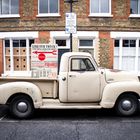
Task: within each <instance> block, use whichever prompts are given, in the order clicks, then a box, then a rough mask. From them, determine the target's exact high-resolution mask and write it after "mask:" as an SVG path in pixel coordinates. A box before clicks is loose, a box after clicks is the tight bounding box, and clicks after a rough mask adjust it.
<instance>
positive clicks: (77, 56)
mask: <svg viewBox="0 0 140 140" xmlns="http://www.w3.org/2000/svg"><path fill="white" fill-rule="evenodd" d="M61 60H62V61H61V63H60V65H61V67H60V73H59V99H60V101H61V102H75V103H76V102H77V103H79V102H81V103H89V102H99V101H100V100H101V90H102V85H101V84H103V83H102V80H101V79H102V76H103V75H102V73H101V71H100V70H99V69H98V67H97V64H96V63H95V61H94V60H93V58H92V57H91V56H90V54H88V53H84V55H83V53H66V54H64V55H63V56H62V59H61ZM103 82H104V83H105V81H103Z"/></svg>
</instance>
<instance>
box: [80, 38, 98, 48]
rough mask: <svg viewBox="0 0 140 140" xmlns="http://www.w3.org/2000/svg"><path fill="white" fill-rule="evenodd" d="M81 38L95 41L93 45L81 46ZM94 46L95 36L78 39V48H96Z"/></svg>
mask: <svg viewBox="0 0 140 140" xmlns="http://www.w3.org/2000/svg"><path fill="white" fill-rule="evenodd" d="M80 40H92V41H93V46H91V47H89V46H80ZM94 46H95V41H94V38H90V37H89V38H84V37H83V38H79V39H78V48H79V49H94Z"/></svg>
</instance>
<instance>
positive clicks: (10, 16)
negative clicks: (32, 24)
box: [0, 14, 20, 18]
mask: <svg viewBox="0 0 140 140" xmlns="http://www.w3.org/2000/svg"><path fill="white" fill-rule="evenodd" d="M19 17H20V15H19V14H7V15H0V18H19Z"/></svg>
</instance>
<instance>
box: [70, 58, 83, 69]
mask: <svg viewBox="0 0 140 140" xmlns="http://www.w3.org/2000/svg"><path fill="white" fill-rule="evenodd" d="M83 70H86V65H85V63H84V61H83V60H82V59H72V61H71V71H83Z"/></svg>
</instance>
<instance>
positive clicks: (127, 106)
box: [122, 100, 132, 111]
mask: <svg viewBox="0 0 140 140" xmlns="http://www.w3.org/2000/svg"><path fill="white" fill-rule="evenodd" d="M122 108H123V109H124V110H126V111H128V110H130V109H131V108H132V103H131V101H129V100H124V101H123V102H122Z"/></svg>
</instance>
